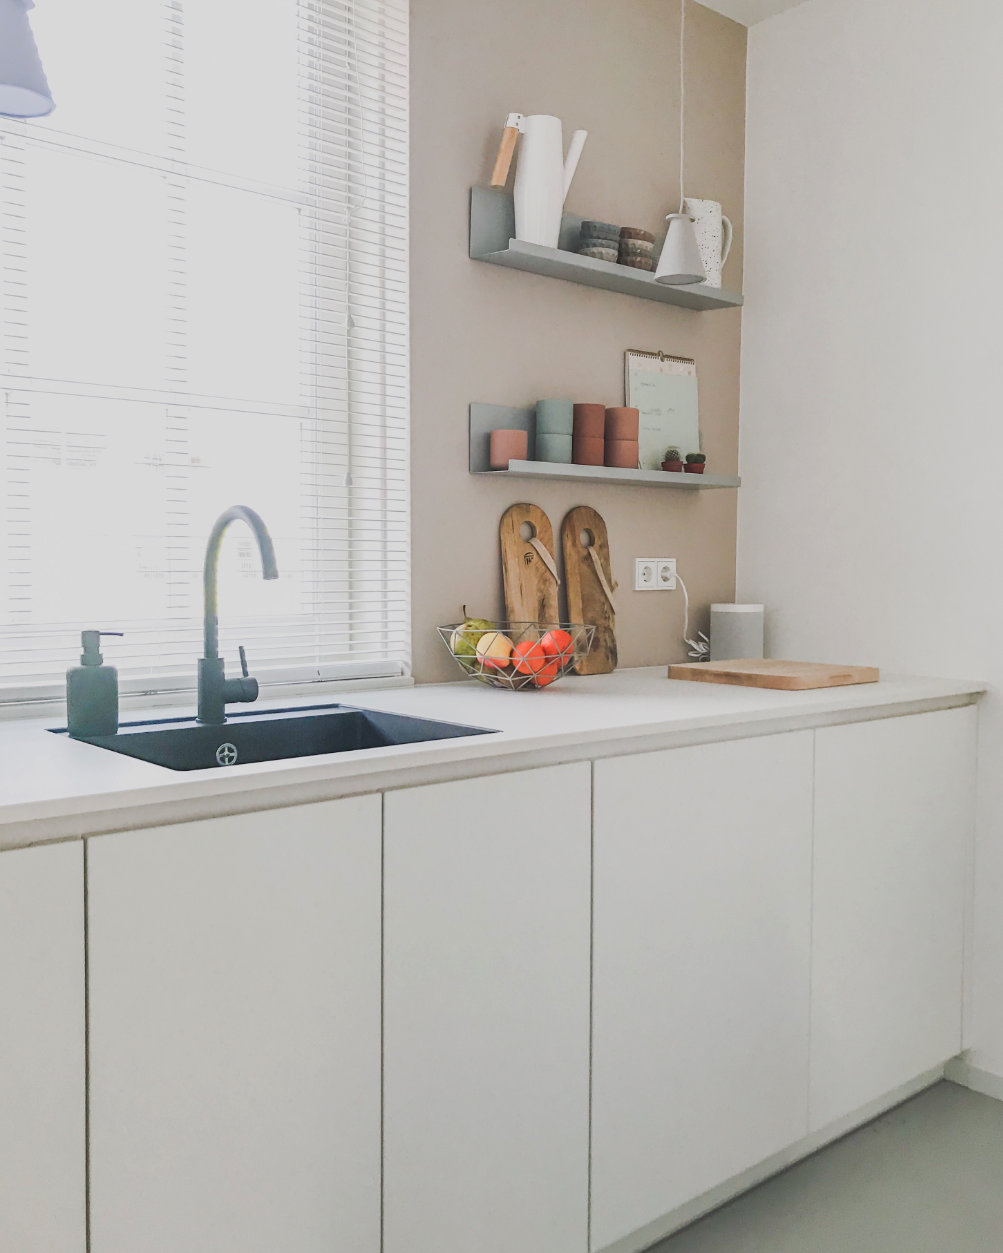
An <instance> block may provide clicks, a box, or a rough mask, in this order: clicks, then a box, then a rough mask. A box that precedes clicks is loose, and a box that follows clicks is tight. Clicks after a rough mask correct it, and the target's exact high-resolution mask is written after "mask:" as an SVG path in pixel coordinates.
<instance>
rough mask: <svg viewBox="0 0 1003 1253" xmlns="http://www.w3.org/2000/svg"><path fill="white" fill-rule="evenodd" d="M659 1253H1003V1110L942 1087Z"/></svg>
mask: <svg viewBox="0 0 1003 1253" xmlns="http://www.w3.org/2000/svg"><path fill="white" fill-rule="evenodd" d="M652 1253H1003V1102H1001V1101H994V1100H992V1099H990V1098H989V1097H985V1096H978V1095H976V1094H975V1093H974V1092H968V1091H966V1090H965V1089H964V1088H958V1087H955V1086H954V1085H953V1084H950V1083H941V1084H938V1085H937V1086H936V1087H935V1088H931V1089H930V1090H929V1091H927V1092H924V1093H922V1094H921V1095H920V1096H917V1097H915V1098H914V1099H913V1100H911V1101H909V1102H907V1103H906V1104H905V1105H900V1106H899V1107H898V1108H897V1109H894V1110H892V1111H891V1113H888V1114H885V1115H884V1116H883V1117H882V1118H879V1119H877V1121H875V1122H872V1123H869V1124H868V1125H867V1126H866V1127H862V1128H861V1129H860V1130H859V1131H855V1132H853V1133H852V1135H849V1136H847V1137H846V1138H845V1139H844V1140H840V1141H838V1142H837V1143H836V1144H833V1145H830V1146H829V1147H828V1148H826V1149H823V1150H822V1151H821V1152H820V1153H817V1154H816V1155H815V1156H814V1157H811V1158H808V1159H807V1160H806V1161H804V1162H800V1163H799V1164H798V1165H797V1166H793V1167H791V1169H790V1170H788V1171H786V1172H785V1173H784V1174H782V1175H778V1176H777V1177H776V1178H775V1179H771V1180H769V1181H768V1182H767V1183H764V1184H762V1185H761V1186H760V1187H758V1188H756V1189H755V1190H754V1191H752V1192H748V1193H746V1194H745V1196H742V1197H739V1198H738V1200H736V1201H733V1202H732V1203H731V1204H730V1205H727V1206H725V1207H724V1208H723V1209H720V1210H718V1211H716V1213H713V1214H710V1215H709V1216H708V1217H707V1218H704V1219H701V1220H700V1222H698V1223H695V1224H694V1225H693V1226H692V1227H688V1228H687V1229H686V1230H685V1231H681V1232H680V1233H679V1234H678V1235H676V1236H673V1237H671V1238H670V1239H668V1240H664V1241H663V1242H662V1243H661V1244H658V1245H656V1246H655V1249H653V1250H652Z"/></svg>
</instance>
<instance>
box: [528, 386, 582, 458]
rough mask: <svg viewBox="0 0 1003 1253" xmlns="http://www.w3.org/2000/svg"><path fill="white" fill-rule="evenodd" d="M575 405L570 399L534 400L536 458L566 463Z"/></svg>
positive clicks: (569, 448) (568, 456)
mask: <svg viewBox="0 0 1003 1253" xmlns="http://www.w3.org/2000/svg"><path fill="white" fill-rule="evenodd" d="M574 409H575V405H574V403H573V402H572V401H570V400H563V399H561V400H538V401H537V402H536V459H537V461H556V462H564V463H567V462H569V461H570V460H571V431H572V424H573V420H574V417H573V415H574Z"/></svg>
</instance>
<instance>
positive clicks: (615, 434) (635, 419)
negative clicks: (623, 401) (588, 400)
mask: <svg viewBox="0 0 1003 1253" xmlns="http://www.w3.org/2000/svg"><path fill="white" fill-rule="evenodd" d="M640 421H641V414H640V411H639V410H637V409H628V408H627V407H626V406H624V405H620V406H617V407H615V408H612V409H607V410H606V438H607V439H608V440H617V441H622V440H627V441H632V442H633V443H635V444H636V443H637V433H638V428H639V426H640Z"/></svg>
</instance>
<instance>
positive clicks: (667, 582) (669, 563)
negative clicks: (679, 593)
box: [634, 557, 676, 592]
mask: <svg viewBox="0 0 1003 1253" xmlns="http://www.w3.org/2000/svg"><path fill="white" fill-rule="evenodd" d="M675 590H676V559H675V557H637V558H635V560H634V591H635V592H674V591H675Z"/></svg>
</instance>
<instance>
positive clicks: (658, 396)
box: [624, 349, 700, 470]
mask: <svg viewBox="0 0 1003 1253" xmlns="http://www.w3.org/2000/svg"><path fill="white" fill-rule="evenodd" d="M624 391H625V393H626V397H627V404H628V405H631V406H632V407H633V408H635V409H637V410H638V411H639V412H640V415H641V420H640V433H639V435H638V442H639V445H640V448H639V455H640V464H641V469H642V470H660V469H661V467H662V462H663V461H664V460H665V453H666V450H667V449H669V448H673V447H674V448H678V449H679V451H680V452H681V453H682V454H683V456H685V455H686V454H687V453H688V452H699V451H700V407H699V400H698V394H697V367H696V362H695V361H691V360H690V359H689V358H687V357H670V356H667V355H666V354H665V353H664V352H639V351H636V350H634V349H628V351H627V352H626V353H625V354H624Z"/></svg>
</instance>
